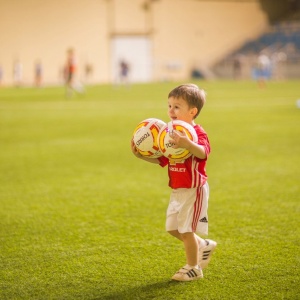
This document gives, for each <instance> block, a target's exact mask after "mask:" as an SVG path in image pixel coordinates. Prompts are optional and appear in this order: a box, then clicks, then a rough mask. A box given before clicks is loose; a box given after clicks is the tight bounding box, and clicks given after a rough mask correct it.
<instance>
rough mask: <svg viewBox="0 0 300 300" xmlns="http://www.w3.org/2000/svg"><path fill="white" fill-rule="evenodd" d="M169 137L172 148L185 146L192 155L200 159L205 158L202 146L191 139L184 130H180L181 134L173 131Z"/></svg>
mask: <svg viewBox="0 0 300 300" xmlns="http://www.w3.org/2000/svg"><path fill="white" fill-rule="evenodd" d="M170 136H171V135H170ZM171 137H172V139H171V140H170V142H171V143H173V144H174V146H173V147H174V148H185V149H187V150H188V151H189V152H190V153H192V154H193V155H194V156H196V157H198V158H200V159H206V157H207V154H206V151H205V148H204V146H202V145H198V144H196V143H194V142H193V141H191V140H190V139H189V138H188V136H187V135H186V133H185V132H182V133H181V134H178V133H177V132H174V133H173V134H172V136H171Z"/></svg>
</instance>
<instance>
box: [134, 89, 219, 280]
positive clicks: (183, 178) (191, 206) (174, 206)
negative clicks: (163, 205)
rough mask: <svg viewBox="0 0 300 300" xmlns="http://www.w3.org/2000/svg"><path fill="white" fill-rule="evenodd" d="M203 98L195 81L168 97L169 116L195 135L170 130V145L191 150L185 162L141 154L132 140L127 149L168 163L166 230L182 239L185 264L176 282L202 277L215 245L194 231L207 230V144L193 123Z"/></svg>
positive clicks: (150, 160) (139, 156)
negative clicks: (193, 139) (192, 128)
mask: <svg viewBox="0 0 300 300" xmlns="http://www.w3.org/2000/svg"><path fill="white" fill-rule="evenodd" d="M205 100H206V95H205V92H204V90H202V89H199V88H198V86H197V85H195V84H183V85H180V86H178V87H176V88H175V89H173V90H172V91H171V92H170V93H169V96H168V115H169V117H170V119H171V120H181V121H185V122H187V123H189V124H191V125H192V126H193V127H194V128H195V130H196V132H197V135H198V143H197V144H196V143H194V142H192V141H191V140H190V139H189V138H188V137H187V135H186V134H184V133H182V134H179V133H176V132H174V133H173V134H172V135H171V140H170V142H172V143H173V144H174V146H173V147H174V148H179V147H180V148H186V149H187V150H189V151H190V153H192V156H190V157H189V158H187V159H186V160H185V161H180V162H174V161H170V160H169V159H168V158H166V157H164V156H162V157H159V158H147V157H143V156H142V155H141V154H140V153H139V152H138V151H137V149H136V147H135V145H134V143H133V141H132V142H131V149H132V152H133V154H134V155H135V156H136V157H138V158H140V159H142V160H145V161H147V162H151V163H156V164H159V165H161V166H162V167H164V166H166V165H168V169H169V170H168V174H169V186H170V187H171V188H172V192H171V196H170V202H169V206H168V209H167V219H166V230H167V231H168V232H169V233H170V234H171V235H172V236H174V237H176V238H177V239H179V240H180V241H182V242H183V244H184V249H185V255H186V263H187V264H186V265H185V266H184V267H182V268H181V269H180V270H179V271H178V272H177V273H176V274H175V275H174V276H173V277H172V279H173V280H177V281H191V280H196V279H199V278H202V277H203V273H202V269H203V268H205V267H207V265H208V263H209V261H210V259H211V255H212V253H213V251H214V249H215V248H216V245H217V243H216V242H214V241H212V240H204V239H202V238H200V236H198V235H197V234H196V233H199V234H203V235H207V233H208V216H207V208H208V197H209V187H208V183H207V175H206V171H205V165H206V160H207V156H208V154H209V153H210V144H209V140H208V138H207V134H206V133H205V131H204V130H203V128H202V127H201V126H199V125H196V124H195V122H194V120H195V119H196V118H197V116H198V115H199V113H200V111H201V109H202V107H203V105H204V103H205ZM178 170H180V172H178ZM183 170H184V171H183Z"/></svg>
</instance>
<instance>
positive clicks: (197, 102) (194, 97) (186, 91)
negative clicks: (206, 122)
mask: <svg viewBox="0 0 300 300" xmlns="http://www.w3.org/2000/svg"><path fill="white" fill-rule="evenodd" d="M170 97H174V98H182V99H183V100H185V101H186V102H187V104H188V105H189V107H190V108H192V107H196V108H197V110H198V111H197V113H196V115H195V116H194V119H196V118H197V117H198V115H199V113H200V111H201V109H202V107H203V105H204V103H205V101H206V93H205V91H204V90H202V89H199V87H198V86H197V85H196V84H192V83H187V84H182V85H180V86H178V87H176V88H175V89H173V90H172V91H171V92H170V93H169V95H168V98H170Z"/></svg>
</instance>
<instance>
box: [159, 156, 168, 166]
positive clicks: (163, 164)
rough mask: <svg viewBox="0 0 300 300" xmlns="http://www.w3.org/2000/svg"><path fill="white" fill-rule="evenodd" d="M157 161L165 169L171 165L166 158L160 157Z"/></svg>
mask: <svg viewBox="0 0 300 300" xmlns="http://www.w3.org/2000/svg"><path fill="white" fill-rule="evenodd" d="M157 159H158V161H159V165H160V166H161V167H165V166H166V165H167V164H168V163H169V159H168V158H167V157H165V156H161V157H158V158H157Z"/></svg>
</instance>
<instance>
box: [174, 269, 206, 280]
mask: <svg viewBox="0 0 300 300" xmlns="http://www.w3.org/2000/svg"><path fill="white" fill-rule="evenodd" d="M200 278H203V273H202V270H201V269H199V270H198V269H195V268H193V269H186V268H181V269H180V270H179V271H178V272H177V273H176V274H175V275H174V276H173V277H172V279H173V280H177V281H192V280H197V279H200Z"/></svg>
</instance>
